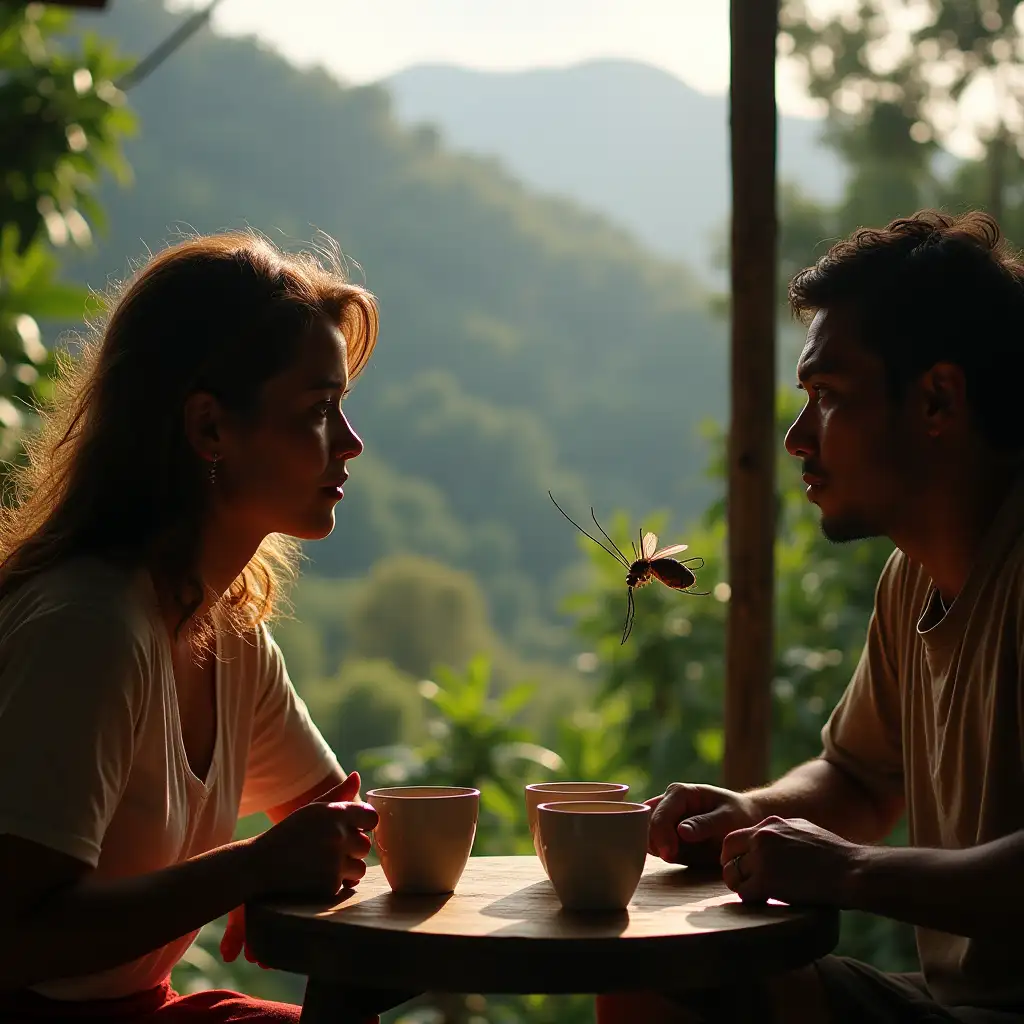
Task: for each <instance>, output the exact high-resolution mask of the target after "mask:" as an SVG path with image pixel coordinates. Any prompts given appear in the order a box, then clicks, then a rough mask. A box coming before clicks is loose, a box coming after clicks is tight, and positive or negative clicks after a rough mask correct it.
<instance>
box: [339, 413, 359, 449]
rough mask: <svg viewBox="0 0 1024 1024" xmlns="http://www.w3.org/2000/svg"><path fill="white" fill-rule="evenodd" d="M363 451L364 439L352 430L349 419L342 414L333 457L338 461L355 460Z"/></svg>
mask: <svg viewBox="0 0 1024 1024" xmlns="http://www.w3.org/2000/svg"><path fill="white" fill-rule="evenodd" d="M362 450H363V439H362V438H361V437H360V436H359V435H358V434H357V433H356V432H355V431H354V430H353V429H352V424H351V423H349V420H348V417H347V416H346V415H345V414H344V413H342V414H341V423H340V424H339V429H338V434H337V437H335V439H334V446H333V456H334V458H336V459H354V458H355V457H356V456H357V455H359V454H360V453H361V452H362Z"/></svg>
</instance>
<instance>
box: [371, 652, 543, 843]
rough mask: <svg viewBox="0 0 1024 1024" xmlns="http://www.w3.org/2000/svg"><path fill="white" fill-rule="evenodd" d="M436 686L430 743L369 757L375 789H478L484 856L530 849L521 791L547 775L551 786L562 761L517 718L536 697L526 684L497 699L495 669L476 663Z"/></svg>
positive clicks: (430, 686)
mask: <svg viewBox="0 0 1024 1024" xmlns="http://www.w3.org/2000/svg"><path fill="white" fill-rule="evenodd" d="M435 675H436V679H437V682H435V681H434V680H423V681H422V682H421V683H420V686H419V692H420V694H421V695H422V697H423V698H424V699H425V700H426V701H428V702H429V703H430V705H431V708H432V712H433V714H432V718H431V721H430V724H429V734H430V735H429V738H428V739H427V740H426V741H425V742H423V743H420V744H418V745H417V744H405V745H403V746H401V747H392V748H390V749H384V750H377V751H371V752H369V753H367V754H365V755H364V757H363V759H362V760H361V761H360V767H362V766H363V765H365V766H366V767H367V769H368V771H369V772H370V773H371V775H372V778H373V779H374V781H375V784H376V785H391V786H395V785H422V786H429V785H448V786H472V787H474V788H478V789H479V790H480V827H479V833H478V839H477V842H476V845H475V847H474V849H475V851H476V852H477V853H480V854H486V853H511V852H516V853H522V852H526V851H527V850H529V849H531V848H532V847H531V846H530V840H529V834H528V832H527V830H526V826H525V822H526V818H525V813H526V808H525V804H524V803H523V786H524V785H525V784H526V782H527V781H530V780H531V779H532V778H535V777H536V773H537V772H540V773H542V777H543V778H549V777H550V776H551V773H552V772H554V771H556V770H557V769H558V768H560V767H561V766H562V761H561V758H559V757H558V755H557V754H555V753H553V752H552V751H550V750H548V749H546V748H545V747H542V746H541V745H540V744H539V743H536V742H534V741H533V737H532V736H531V734H530V732H529V731H528V730H527V729H526V728H525V727H524V726H522V725H521V724H518V723H517V722H516V717H517V716H518V714H519V713H520V712H521V711H522V709H523V707H524V706H525V705H526V703H527V702H528V701H529V700H530V698H531V697H532V696H533V693H534V690H535V685H534V684H533V683H530V682H523V683H520V684H518V685H517V686H514V687H512V688H510V689H508V690H506V691H505V692H504V693H503V694H501V695H500V696H493V695H492V694H491V670H490V663H489V662H488V660H487V659H486V658H484V657H476V658H474V659H473V660H472V661H471V662H470V663H469V665H468V666H467V667H466V669H465V671H464V672H461V673H460V672H456V671H454V670H452V669H450V668H447V667H445V666H443V665H438V666H437V667H436V669H435Z"/></svg>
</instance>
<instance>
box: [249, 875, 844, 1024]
mask: <svg viewBox="0 0 1024 1024" xmlns="http://www.w3.org/2000/svg"><path fill="white" fill-rule="evenodd" d="M246 932H247V937H248V942H249V945H250V947H251V949H252V951H253V953H254V954H255V955H256V957H257V959H258V960H259V961H260V962H261V963H263V964H266V965H268V966H270V967H276V968H278V969H280V970H285V971H294V972H296V973H298V974H305V975H307V976H308V977H309V982H308V985H307V988H306V998H305V1002H304V1004H303V1012H302V1020H303V1022H306V1021H308V1022H310V1024H320V1022H321V1021H327V1020H330V1021H332V1022H335V1024H344V1022H349V1021H351V1022H353V1024H354V1022H356V1021H360V1020H362V1019H364V1018H365V1016H366V1015H367V1014H368V1013H371V1014H372V1013H382V1012H384V1011H385V1010H388V1009H391V1008H393V1007H395V1006H398V1005H400V1004H401V1003H403V1002H405V1001H406V1000H407V999H411V998H414V997H415V996H417V995H419V994H421V993H423V992H467V993H469V992H473V993H488V992H490V993H503V994H504V993H567V992H577V993H579V992H582V993H595V994H597V993H603V992H622V991H633V990H644V989H652V988H653V989H659V988H660V989H664V988H665V987H666V984H667V983H668V984H670V985H671V987H672V988H673V989H675V990H685V989H687V988H697V987H701V988H706V987H708V986H711V985H716V984H729V983H735V982H741V981H744V980H747V981H749V980H750V979H751V978H752V977H754V976H756V975H763V974H770V973H774V972H778V971H784V970H789V969H791V968H794V967H799V966H802V965H804V964H807V963H810V961H812V960H814V959H816V958H817V957H820V956H823V955H825V954H826V953H828V952H830V951H831V950H832V949H833V948H834V947H835V945H836V942H837V941H838V937H839V915H838V913H837V912H835V911H832V910H826V909H822V908H794V907H788V906H785V905H782V904H776V903H771V904H768V905H765V906H749V905H747V904H744V903H741V902H740V900H739V898H738V897H737V896H736V894H735V893H734V892H732V891H731V890H729V889H727V888H726V887H725V885H724V884H723V883H722V881H721V878H720V877H719V876H718V875H717V873H716V874H715V875H709V874H707V873H703V874H698V873H696V872H694V871H692V870H690V869H688V868H683V867H678V866H673V865H670V864H665V863H664V862H663V861H661V860H658V859H657V858H654V857H648V858H647V864H646V866H645V868H644V874H643V878H642V879H641V880H640V885H639V887H638V888H637V891H636V894H635V895H634V897H633V900H632V902H631V903H630V905H629V908H628V909H627V910H625V911H621V912H613V913H586V914H582V913H569V912H567V911H564V910H563V909H562V907H561V904H560V903H559V902H558V898H557V897H556V896H555V891H554V888H553V887H552V885H551V883H550V882H549V881H548V880H547V877H546V876H545V874H544V870H543V868H542V867H541V866H540V862H539V861H538V860H537V858H536V857H532V856H531V857H472V858H470V861H469V864H468V865H467V867H466V871H465V874H463V876H462V879H461V881H460V882H459V884H458V886H457V889H456V892H455V893H454V894H449V895H447V896H398V895H396V894H394V893H392V892H391V890H390V888H389V887H388V884H387V882H386V881H385V879H384V876H383V873H382V872H381V869H380V868H379V867H372V868H370V869H369V870H368V871H367V873H366V876H365V877H364V878H363V879H362V881H361V882H360V883H359V885H358V887H357V888H356V889H355V890H353V891H351V892H346V893H345V894H343V898H341V899H340V900H339V901H338V902H336V903H334V904H333V905H326V906H325V905H323V904H319V905H309V904H305V905H300V904H294V903H280V902H279V903H256V904H250V905H248V907H247V908H246Z"/></svg>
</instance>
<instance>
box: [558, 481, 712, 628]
mask: <svg viewBox="0 0 1024 1024" xmlns="http://www.w3.org/2000/svg"><path fill="white" fill-rule="evenodd" d="M548 497H549V498H550V499H551V501H552V504H553V505H554V506H555V508H557V509H558V511H559V512H561V513H562V515H563V516H565V518H566V519H568V520H569V522H570V523H572V525H573V526H575V527H576V529H577V530H579V531H580V533H582V534H583V536H584V537H586V538H587V539H588V540H592V541H593V542H594V543H595V544H596V545H597V546H598V547H600V548H603V549H604V550H605V551H607V552H608V554H609V555H611V556H612V558H614V559H616V560H617V561H619V562H621V563H622V564H623V565H624V566H625V567H626V587H627V590H626V624H625V625H624V626H623V629H622V640H621V641H620V643H622V644H624V643H625V642H626V641H627V640H628V639H629V634H630V633H631V632H632V630H633V617H634V615H635V614H636V605H635V604H634V603H633V591H634V590H635V589H636V588H637V587H643V586H646V585H647V584H648V583H650V582H651V580H659V581H660V582H661V583H664V584H665V586H666V587H671V588H672V589H673V590H681V591H683V593H687V594H695V595H696V596H698V597H707V596H708V595H707V593H706V592H700V591H693V590H690V587H692V586H693V585H694V584H695V583H696V582H697V577H696V576H695V575H694V574H693V570H691V569H690V568H688V564H689V563H691V562H699V563H700V565H696V566H694V568H695V569H700V568H702V567H703V565H704V559H703V558H701V557H700V556H699V555H697V556H695V557H694V558H687V559H685V561H682V562H680V561H677V560H676V559H675V558H671V557H670V556H671V555H678V554H679V553H680V552H682V551H685V550H686V549H687V548H688V547H689V545H688V544H669V545H668V546H667V547H664V548H658V535H657V534H656V533H644V532H643V529H641V531H640V544H639V546H637V545H636V544H634V543H633V542H632V541H630V542H629V543H630V547H632V549H633V561H632V562H631V561H630V560H629V559H628V558H627V557H626V556H625V555H624V554H623V553H622V552H621V551H620V550H619V546H618V545H617V544H616V543H615V541H613V540H612V539H611V537H609V536H608V534H607V533H606V532H605V529H604V527H603V526H602V525H601V524H600V523H599V522H598V521H597V516H596V515H595V514H594V508H593V506H591V508H590V518H591V519H593V520H594V525H595V526H596V527H597V528H598V530H600V531H601V536H602V537H604V539H605V540H606V541H608V543H609V544H611V547H610V548H609V547H607V546H606V545H605V544H602V543H601V542H600V541H599V540H598V539H597V538H596V537H594V536H592V535H591V534H589V533H587V531H586V530H584V529H583V527H582V526H580V524H579V523H577V522H574V521H573V520H572V519H569V516H568V515H566V512H565V510H564V509H563V508H562V506H561V505H559V504H558V502H557V501H555V496H554V495H553V494H552V493H551V492H550V491H548Z"/></svg>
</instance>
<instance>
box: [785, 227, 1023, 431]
mask: <svg viewBox="0 0 1024 1024" xmlns="http://www.w3.org/2000/svg"><path fill="white" fill-rule="evenodd" d="M789 303H790V307H791V309H792V311H793V313H794V314H795V316H796V317H797V318H798V319H799V320H801V321H802V322H804V323H809V322H810V320H811V319H813V317H814V314H815V313H817V312H818V311H819V310H822V309H833V308H836V307H841V308H843V309H845V310H848V311H850V312H852V313H853V314H854V315H855V317H856V319H857V324H858V328H859V333H860V337H861V341H862V342H863V344H864V345H865V347H867V348H868V349H869V350H870V351H872V352H874V353H875V354H876V355H878V356H879V357H880V358H881V360H882V362H883V363H884V365H885V368H886V372H887V375H888V379H889V384H890V388H891V393H892V395H893V397H894V399H898V398H899V397H900V396H902V394H903V393H904V391H905V388H906V386H907V385H908V384H909V383H910V382H911V381H912V380H914V379H915V378H916V377H918V376H920V375H921V374H922V373H924V372H925V371H926V370H928V369H929V367H931V366H934V365H935V364H936V363H938V362H951V363H955V364H956V365H958V366H960V367H962V369H963V371H964V377H965V379H966V385H967V398H968V402H969V403H970V407H971V410H972V413H973V415H974V418H975V422H976V423H977V425H978V428H979V430H980V431H981V432H982V434H983V435H984V436H985V438H986V439H987V440H988V442H989V443H990V444H992V445H993V446H994V447H996V448H999V449H1010V450H1016V449H1020V448H1024V418H1022V417H1021V416H1020V413H1019V410H1018V409H1017V407H1016V403H1017V401H1019V399H1018V398H1017V395H1016V390H1017V389H1018V388H1019V386H1020V379H1021V377H1022V375H1024V263H1022V262H1021V260H1020V258H1019V257H1018V255H1017V254H1016V253H1015V252H1013V251H1011V250H1010V249H1009V247H1008V246H1007V244H1006V242H1005V240H1004V239H1003V237H1002V234H1001V232H1000V230H999V226H998V224H996V222H995V220H993V218H992V217H990V216H989V215H988V214H985V213H981V212H977V211H975V212H971V213H966V214H961V215H959V216H953V215H950V214H946V213H941V212H938V211H935V210H924V211H921V212H919V213H916V214H914V215H913V216H912V217H906V218H901V219H899V220H894V221H892V222H891V223H889V224H887V225H886V226H885V227H884V228H882V229H876V228H860V229H859V230H857V231H855V232H854V233H853V234H852V235H851V236H850V237H849V238H847V239H844V240H843V241H841V242H837V243H836V244H835V245H833V246H832V248H831V249H829V251H828V252H827V253H825V255H824V256H822V257H821V258H820V259H819V260H818V261H817V262H816V263H815V264H814V265H813V266H810V267H807V268H805V269H804V270H801V271H800V272H799V273H798V274H797V275H796V276H795V277H794V278H793V280H792V281H791V282H790V285H789ZM1011 389H1013V390H1012V391H1011Z"/></svg>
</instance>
